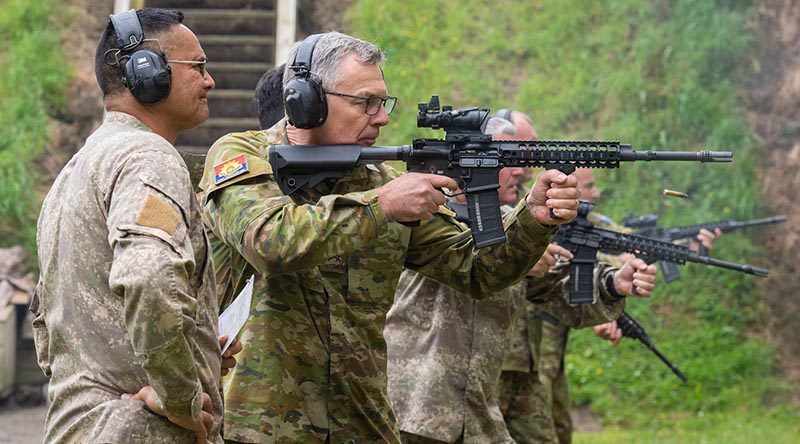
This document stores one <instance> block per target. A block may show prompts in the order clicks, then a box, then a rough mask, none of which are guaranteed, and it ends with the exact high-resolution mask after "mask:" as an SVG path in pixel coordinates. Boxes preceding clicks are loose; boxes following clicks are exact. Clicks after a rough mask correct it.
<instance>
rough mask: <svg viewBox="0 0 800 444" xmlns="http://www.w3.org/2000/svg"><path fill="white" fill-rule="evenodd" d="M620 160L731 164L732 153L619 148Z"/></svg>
mask: <svg viewBox="0 0 800 444" xmlns="http://www.w3.org/2000/svg"><path fill="white" fill-rule="evenodd" d="M620 160H625V161H634V160H644V161H651V160H678V161H689V162H701V163H706V162H733V153H731V152H730V151H708V150H700V151H649V150H648V151H634V150H632V149H630V148H627V147H620Z"/></svg>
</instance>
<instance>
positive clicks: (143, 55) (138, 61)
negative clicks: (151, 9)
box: [109, 9, 171, 104]
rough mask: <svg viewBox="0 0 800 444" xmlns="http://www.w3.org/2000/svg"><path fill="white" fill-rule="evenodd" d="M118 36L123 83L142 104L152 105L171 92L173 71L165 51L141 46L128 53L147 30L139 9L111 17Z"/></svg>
mask: <svg viewBox="0 0 800 444" xmlns="http://www.w3.org/2000/svg"><path fill="white" fill-rule="evenodd" d="M109 18H110V19H111V24H112V25H113V26H114V32H115V33H116V37H117V42H116V43H117V54H116V55H115V58H116V63H117V64H122V62H123V61H124V62H125V64H124V65H122V66H121V68H122V83H123V84H124V85H125V86H126V87H127V88H128V90H129V91H130V92H131V94H132V95H133V97H135V98H136V100H138V101H139V102H141V103H144V104H152V103H156V102H160V101H161V100H164V98H166V97H167V95H169V89H170V84H171V70H170V67H169V64H168V63H167V58H166V57H165V56H164V53H163V52H159V53H156V52H155V51H151V50H149V49H140V50H138V51H135V52H133V54H130V55H129V54H128V53H130V52H131V51H133V50H134V49H136V48H137V47H138V46H140V45H141V44H142V42H143V41H144V40H145V39H144V32H143V31H142V24H141V23H140V22H139V16H138V15H136V11H135V10H133V9H131V10H129V11H125V12H121V13H119V14H111V15H110V16H109Z"/></svg>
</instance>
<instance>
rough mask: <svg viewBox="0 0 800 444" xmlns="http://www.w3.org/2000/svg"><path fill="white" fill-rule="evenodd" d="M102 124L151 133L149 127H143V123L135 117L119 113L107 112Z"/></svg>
mask: <svg viewBox="0 0 800 444" xmlns="http://www.w3.org/2000/svg"><path fill="white" fill-rule="evenodd" d="M103 123H119V124H122V125H127V126H132V127H135V128H138V129H141V130H145V131H150V132H153V130H152V129H150V127H149V126H147V125H145V124H144V122H142V121H141V120H139V119H137V118H136V117H134V116H132V115H130V114H127V113H123V112H121V111H108V112H106V116H105V118H104V119H103Z"/></svg>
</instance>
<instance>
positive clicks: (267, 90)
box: [253, 63, 286, 130]
mask: <svg viewBox="0 0 800 444" xmlns="http://www.w3.org/2000/svg"><path fill="white" fill-rule="evenodd" d="M285 71H286V64H285V63H284V64H282V65H281V66H276V67H274V68H272V69H270V70H268V71H267V72H265V73H264V74H263V75H262V76H261V78H260V79H259V80H258V84H257V85H256V93H255V97H254V98H253V103H254V104H255V107H256V114H258V126H259V128H261V129H262V130H265V129H270V128H272V126H273V125H275V124H276V123H278V121H280V120H281V119H283V118H284V117H286V114H285V112H284V110H283V73H284V72H285Z"/></svg>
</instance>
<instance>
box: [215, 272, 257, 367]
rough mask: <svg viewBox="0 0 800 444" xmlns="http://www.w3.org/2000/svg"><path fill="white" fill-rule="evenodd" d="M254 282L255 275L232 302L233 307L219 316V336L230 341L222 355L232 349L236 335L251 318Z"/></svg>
mask: <svg viewBox="0 0 800 444" xmlns="http://www.w3.org/2000/svg"><path fill="white" fill-rule="evenodd" d="M253 280H255V275H251V276H250V279H248V280H247V284H246V285H245V286H244V288H243V289H242V291H240V292H239V295H238V296H236V299H234V300H233V302H231V305H229V306H228V308H226V309H225V311H223V312H222V314H221V315H219V335H220V336H224V335H228V341H227V342H225V346H223V347H222V353H225V350H227V349H228V347H230V345H231V344H232V343H233V341H234V339H236V335H238V334H239V332H240V331H241V330H242V327H244V324H245V323H246V322H247V317H248V316H250V301H252V300H253Z"/></svg>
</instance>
